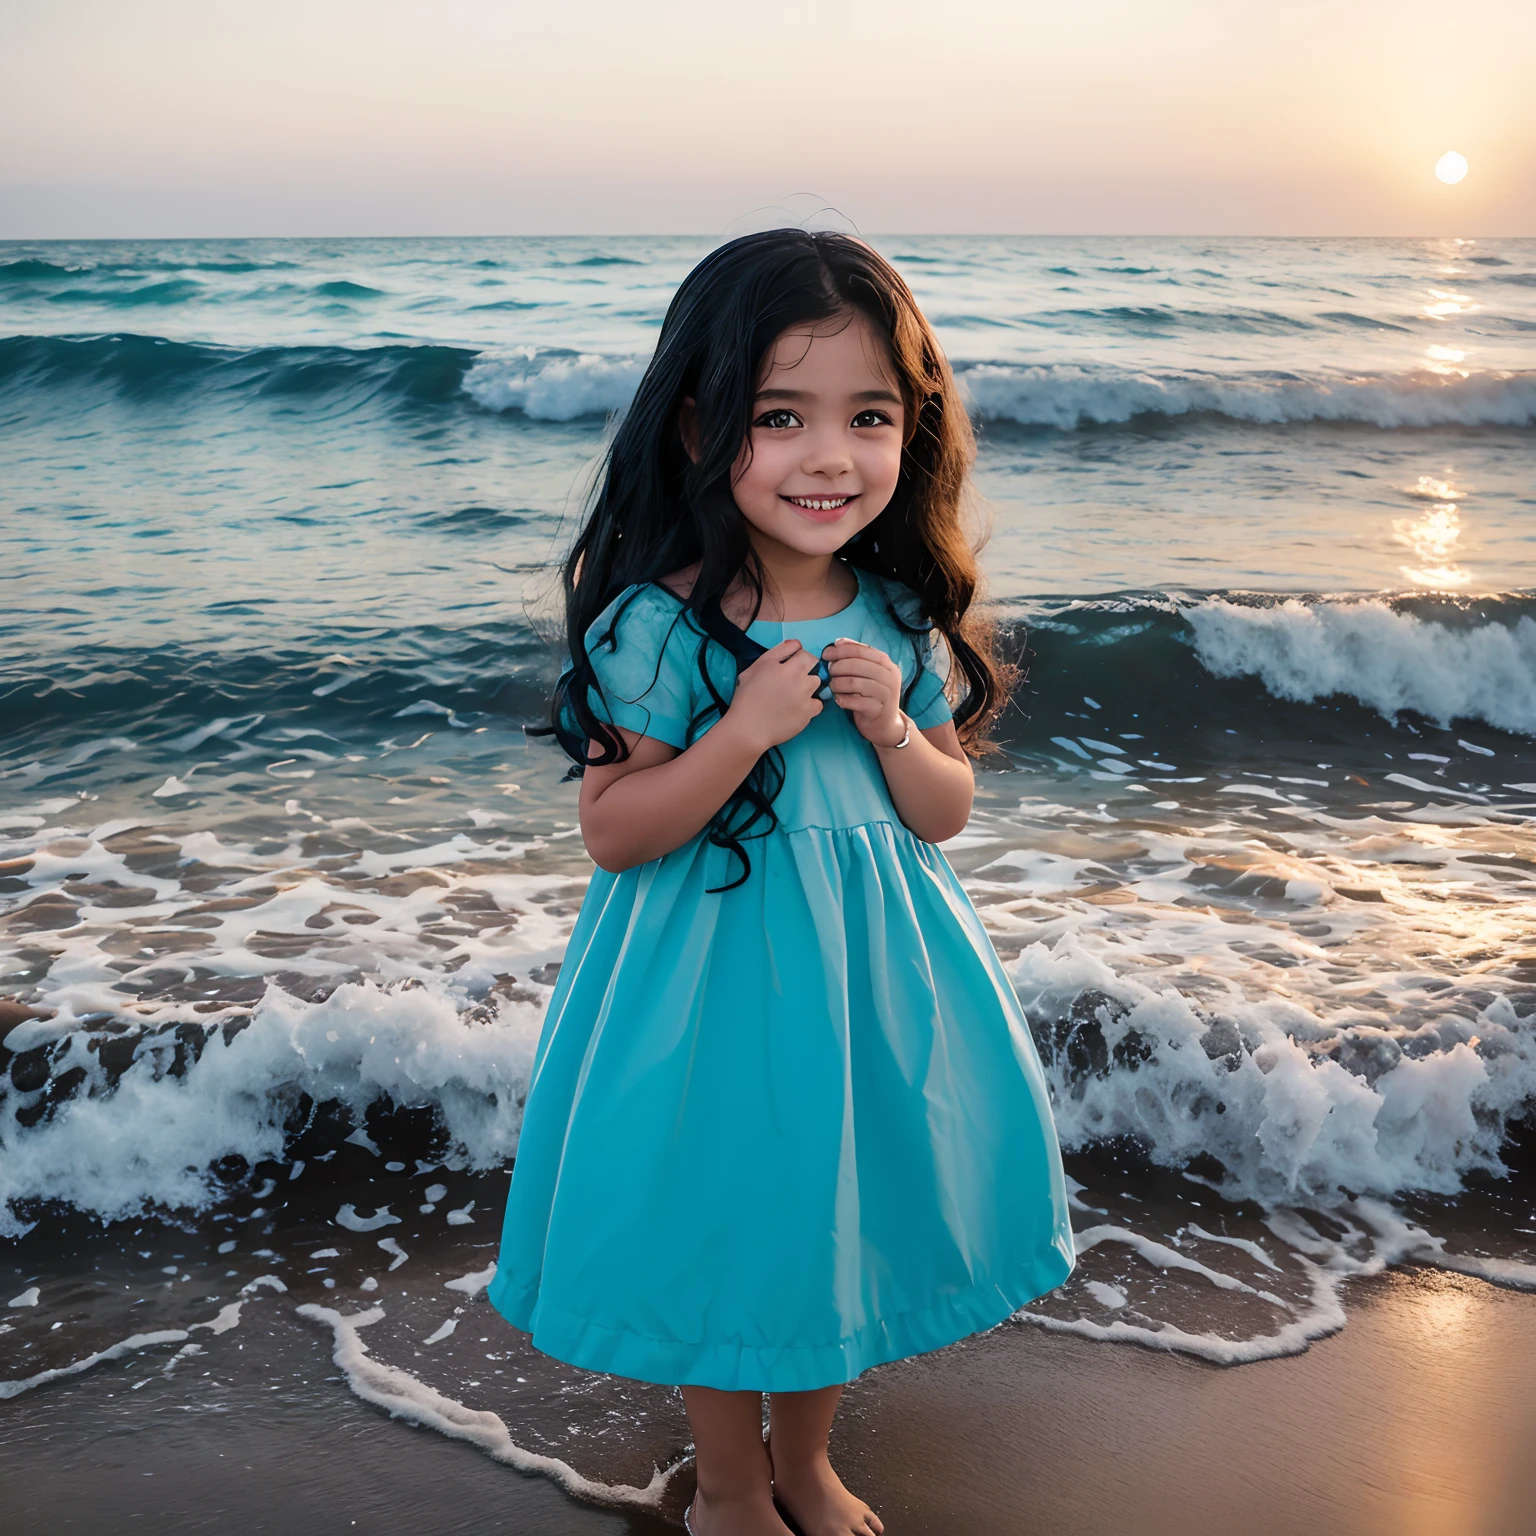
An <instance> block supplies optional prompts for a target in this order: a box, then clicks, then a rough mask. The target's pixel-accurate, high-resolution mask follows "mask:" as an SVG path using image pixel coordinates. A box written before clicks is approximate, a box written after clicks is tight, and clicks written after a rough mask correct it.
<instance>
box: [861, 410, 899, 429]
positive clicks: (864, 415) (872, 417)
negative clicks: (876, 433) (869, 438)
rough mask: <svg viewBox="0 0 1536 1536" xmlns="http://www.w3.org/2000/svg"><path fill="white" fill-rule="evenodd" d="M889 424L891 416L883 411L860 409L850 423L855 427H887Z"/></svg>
mask: <svg viewBox="0 0 1536 1536" xmlns="http://www.w3.org/2000/svg"><path fill="white" fill-rule="evenodd" d="M890 424H891V418H890V417H889V416H887V415H886V413H885V412H884V411H876V410H868V411H860V412H859V414H858V415H857V416H855V417H854V418H853V423H852V425H854V426H855V427H888V426H890Z"/></svg>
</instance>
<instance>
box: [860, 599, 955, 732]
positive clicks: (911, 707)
mask: <svg viewBox="0 0 1536 1536" xmlns="http://www.w3.org/2000/svg"><path fill="white" fill-rule="evenodd" d="M878 580H879V585H880V589H881V592H882V594H883V595H884V597H885V606H886V615H885V618H886V627H887V628H888V629H889V630H890V632H891V633H890V636H889V643H888V644H887V647H886V649H887V653H888V654H889V655H890V656H892V657H893V658H895V660H896V661H897V663H898V665H899V666H900V667H901V683H902V693H903V695H904V699H903V703H902V706H901V707H902V709H903V710H905V711H906V715H907V718H908V719H909V720H910V721H911V722H912V724H913V725H915V726H916V727H917V728H918V730H920V731H927V730H932V729H933V727H934V726H936V725H943V724H944V722H945V721H946V720H950V719H953V718H954V711H953V710H951V709H950V707H949V700H948V698H946V697H945V694H944V684H945V682H946V680H947V679H948V677H949V666H950V657H949V648H948V647H947V646H946V645H945V644H944V641H943V639H942V637H940V636H938V635H936V633H935V632H934V631H933V630H932V629H931V628H930V627H929V625H928V621H927V617H926V615H925V614H924V613H923V608H922V602H921V600H920V599H919V598H918V596H917V594H916V593H915V592H913V591H912V590H911V589H910V588H908V587H904V586H902V584H901V583H900V582H898V581H892V580H891V579H890V578H889V577H881V578H878Z"/></svg>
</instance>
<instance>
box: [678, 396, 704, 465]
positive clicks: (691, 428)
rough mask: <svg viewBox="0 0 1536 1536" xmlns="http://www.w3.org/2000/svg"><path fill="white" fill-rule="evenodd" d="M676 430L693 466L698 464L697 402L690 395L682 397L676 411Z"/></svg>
mask: <svg viewBox="0 0 1536 1536" xmlns="http://www.w3.org/2000/svg"><path fill="white" fill-rule="evenodd" d="M677 430H678V433H679V434H680V435H681V437H682V439H683V448H684V451H685V452H686V453H687V455H688V457H689V458H690V459H692V460H693V462H694V463H695V464H697V463H698V462H699V402H698V401H697V400H695V399H694V398H693V396H692V395H684V396H683V403H682V404H681V405H680V406H679V407H678V409H677Z"/></svg>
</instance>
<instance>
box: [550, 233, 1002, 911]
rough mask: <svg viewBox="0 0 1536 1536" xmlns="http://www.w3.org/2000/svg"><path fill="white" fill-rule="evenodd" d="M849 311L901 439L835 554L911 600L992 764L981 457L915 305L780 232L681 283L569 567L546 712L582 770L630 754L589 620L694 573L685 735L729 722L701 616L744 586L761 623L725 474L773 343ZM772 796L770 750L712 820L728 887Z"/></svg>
mask: <svg viewBox="0 0 1536 1536" xmlns="http://www.w3.org/2000/svg"><path fill="white" fill-rule="evenodd" d="M853 314H858V315H862V316H864V317H865V318H866V319H867V320H868V322H869V323H870V324H871V326H872V327H873V328H874V330H875V332H876V333H877V334H878V335H880V336H882V337H883V338H884V339H885V342H886V344H887V347H888V349H889V353H890V360H891V363H892V365H893V369H894V372H895V374H896V378H897V381H898V384H899V387H900V390H901V394H902V397H903V401H904V404H905V407H906V410H905V420H906V441H905V443H904V446H903V449H902V458H901V472H900V477H899V479H898V482H897V486H896V490H895V493H894V494H893V495H892V497H891V500H890V503H889V504H888V505H887V506H886V508H885V510H884V511H883V512H881V514H880V515H879V516H878V517H877V518H875V519H874V521H873V522H871V523H870V524H869V525H868V526H867V527H866V528H864V529H863V530H862V531H861V532H860V533H859V534H858V535H857V536H856V537H855V538H854V539H852V540H851V541H850V542H849V543H848V544H847V545H846V546H845V547H844V549H843V550H842V551H841V552H840V553H841V557H842V558H844V559H846V560H847V561H848V562H849V564H851V565H854V566H857V567H859V568H860V569H862V570H865V571H869V572H872V573H874V574H875V575H878V576H883V577H887V578H890V579H893V580H894V581H896V582H899V583H901V584H902V585H903V586H905V587H907V588H909V589H910V590H911V591H912V592H913V593H914V594H915V596H916V598H917V604H918V608H919V609H920V611H921V620H920V621H918V622H909V621H908V620H906V619H903V618H902V617H901V616H900V615H898V620H899V622H901V623H902V625H903V627H904V628H906V629H908V630H909V632H910V633H912V634H913V635H914V636H915V637H918V636H923V635H926V634H927V633H928V630H929V627H930V626H931V627H932V628H933V629H936V630H938V632H939V633H940V634H942V636H943V637H944V641H945V644H946V645H947V646H948V649H949V652H950V655H951V657H952V658H953V663H954V666H953V668H952V671H951V678H950V690H951V692H952V694H953V696H954V706H955V710H954V713H955V725H956V728H957V730H958V731H959V734H960V740H961V742H962V744H963V745H964V746H965V748H966V750H967V751H969V752H972V753H973V754H975V753H979V752H981V751H983V750H985V737H986V730H987V727H988V726H989V725H990V723H991V721H992V719H993V718H994V717H995V715H996V714H997V712H998V710H999V709H1000V708H1001V707H1002V705H1003V704H1004V703H1005V702H1006V698H1007V691H1008V683H1009V671H1008V669H1007V668H1006V667H1004V666H1001V665H1000V664H999V663H998V662H997V661H996V660H995V658H994V656H993V652H992V633H991V628H990V626H988V625H986V624H985V623H983V622H981V621H980V620H979V618H978V617H977V616H976V615H973V614H972V613H971V612H970V608H971V603H972V600H973V599H974V597H975V595H976V590H977V582H978V577H977V569H976V557H975V551H974V549H973V548H972V546H971V543H970V541H969V539H968V538H967V536H966V532H965V529H964V526H963V502H964V498H965V494H966V486H967V477H968V474H969V470H970V465H971V461H972V459H973V458H974V456H975V445H974V442H973V439H972V436H971V427H970V421H969V419H968V417H967V415H966V412H965V407H964V404H963V402H962V401H961V399H960V396H959V392H958V390H957V389H956V388H955V383H954V379H953V377H952V375H951V373H950V370H949V365H948V363H947V362H946V361H945V358H944V354H943V351H942V349H941V348H940V346H939V343H938V339H937V338H936V337H935V336H934V334H933V330H932V328H931V327H930V326H929V324H928V322H927V321H926V320H925V319H924V318H923V315H922V312H921V311H920V310H919V309H918V307H917V301H916V299H914V298H913V297H912V293H911V291H910V290H909V289H908V287H907V285H906V283H904V282H903V281H902V279H901V277H900V275H899V274H898V273H897V272H896V270H895V268H894V267H892V266H891V265H890V263H889V262H887V261H886V260H885V259H884V258H883V257H881V256H880V255H878V254H877V253H876V252H875V251H874V250H872V249H871V248H870V247H869V246H867V245H865V244H864V243H863V242H862V241H860V240H855V239H853V238H851V237H850V236H847V235H842V234H835V233H812V232H809V231H806V230H802V229H777V230H770V231H768V232H767V233H764V234H756V235H746V236H744V237H743V238H741V239H739V240H732V241H731V242H730V243H729V244H726V245H722V246H720V247H719V248H718V249H717V250H715V251H712V252H711V253H710V254H709V255H708V256H706V257H705V258H704V260H703V261H701V262H700V263H699V264H698V266H696V267H695V268H694V269H693V271H692V272H690V273H689V274H688V276H687V277H686V278H685V279H684V280H683V284H682V286H681V287H680V288H679V289H678V291H677V293H676V295H675V296H674V297H673V300H672V303H671V305H670V306H669V307H668V309H667V314H666V319H665V320H664V321H663V322H662V327H661V338H660V340H659V341H658V342H657V344H656V352H655V355H654V356H653V357H652V358H651V361H650V364H649V366H648V367H647V368H646V370H645V375H644V377H643V378H642V379H641V380H640V387H639V389H638V390H637V391H636V393H635V398H634V402H633V403H632V404H631V406H630V407H629V410H628V412H627V413H626V415H625V417H624V419H623V422H622V423H621V425H620V426H619V428H618V431H617V432H616V433H615V435H614V439H613V442H612V445H611V446H610V448H609V450H608V454H607V458H606V462H605V464H604V466H603V472H602V474H601V477H600V480H599V484H598V489H597V493H596V496H595V498H594V500H593V502H592V506H591V510H590V512H589V514H588V516H587V519H586V522H585V525H584V526H583V528H582V530H581V533H580V535H579V536H578V538H577V539H576V542H575V544H574V546H573V547H572V549H571V552H570V555H569V557H568V558H567V560H566V562H565V568H564V573H563V575H564V582H563V585H564V592H565V616H566V643H567V646H568V648H569V655H570V658H571V660H570V666H569V668H568V669H567V671H566V672H565V673H564V675H563V676H562V677H561V679H560V681H559V683H558V684H557V686H556V690H555V698H554V701H553V709H554V718H555V723H556V725H557V726H558V727H563V729H562V730H561V732H560V734H562V735H563V736H564V737H565V738H566V739H567V740H568V741H573V742H575V743H577V744H578V745H577V746H575V748H574V749H568V750H572V755H573V756H574V757H575V758H576V760H577V763H578V765H579V766H597V765H604V764H608V763H614V762H620V761H622V760H623V759H624V758H625V757H626V756H627V750H626V748H625V745H624V741H623V738H622V737H621V736H620V735H619V733H618V732H617V731H616V730H615V729H614V728H613V727H612V726H611V725H609V724H608V723H607V722H605V721H604V720H602V719H601V718H600V717H599V716H598V714H597V713H596V712H595V711H594V709H593V707H592V702H591V698H590V694H591V691H592V690H594V689H597V690H598V691H599V693H600V692H601V690H600V688H599V685H598V681H597V677H596V675H595V673H594V671H593V668H592V663H591V659H590V657H589V655H588V644H587V637H588V631H589V629H590V628H591V626H592V624H593V622H594V621H595V620H596V619H597V618H598V616H599V615H600V614H601V613H602V612H603V611H604V610H605V609H606V608H607V607H608V606H609V605H610V604H611V603H612V602H613V601H614V599H615V598H616V597H618V596H619V595H620V594H621V593H622V592H624V591H625V590H626V589H627V588H630V587H641V586H645V585H647V584H660V583H661V582H662V579H663V578H664V577H667V576H670V575H672V574H673V573H675V572H678V571H681V570H683V569H685V568H689V567H693V568H694V574H693V580H692V585H691V587H690V588H689V590H688V593H687V595H686V597H682V596H677V595H676V594H674V596H677V602H678V606H679V622H680V623H683V624H686V625H687V627H688V629H689V631H690V632H691V633H692V634H693V635H695V636H697V638H698V647H697V649H698V671H699V675H700V678H701V680H702V682H703V684H704V695H705V698H706V699H707V701H708V702H707V703H706V705H705V707H704V708H703V710H702V711H701V713H700V716H699V717H698V718H697V719H695V720H694V721H693V722H690V739H692V737H693V735H694V733H695V732H696V731H697V730H698V729H699V727H700V726H701V725H702V724H703V723H704V721H705V720H706V719H708V718H710V717H713V716H715V715H717V714H718V713H721V712H723V711H724V709H725V708H726V705H727V702H728V701H727V700H726V699H725V698H724V697H722V696H721V694H720V692H719V690H718V688H717V686H716V684H715V682H714V680H713V679H712V677H711V676H710V670H709V667H708V665H707V656H706V652H707V648H708V644H709V643H712V642H706V641H705V639H704V630H705V621H704V615H706V614H708V613H709V612H710V611H711V609H712V608H713V609H715V610H716V611H718V607H719V603H720V600H721V599H722V598H723V597H724V596H725V595H726V592H727V591H728V589H730V588H731V587H732V586H733V585H735V584H737V583H742V584H744V585H745V586H746V588H747V589H748V591H749V592H750V593H751V594H752V595H753V599H754V606H753V612H754V613H755V612H756V611H757V607H758V605H760V604H761V602H762V595H763V580H762V571H761V568H760V567H759V565H758V562H757V559H756V557H755V555H754V553H753V550H752V546H751V543H750V541H749V539H748V535H747V523H746V519H745V518H743V517H742V515H741V512H740V511H739V510H738V508H737V506H736V503H735V501H734V500H733V499H732V496H731V469H732V466H733V465H734V464H735V462H736V459H737V457H738V455H739V454H740V451H741V447H742V444H743V443H744V442H745V441H746V440H747V438H748V435H749V433H750V430H751V425H752V419H753V414H754V413H753V402H754V400H755V397H756V395H757V391H758V388H759V386H760V383H761V379H762V375H763V370H764V367H765V365H766V362H767V359H768V358H769V356H770V354H771V351H772V348H773V345H774V343H775V342H776V341H777V340H778V338H779V337H780V336H781V335H783V333H784V332H785V331H787V330H790V329H792V328H794V327H797V326H805V325H815V324H820V323H822V322H824V321H827V320H831V319H833V318H835V317H838V316H846V315H853ZM685 398H691V399H693V400H694V401H695V402H696V406H695V421H696V424H697V440H696V441H695V442H694V443H693V444H692V447H693V450H694V451H693V453H691V454H690V452H689V451H688V449H686V448H685V447H684V444H683V439H682V433H681V429H680V427H679V413H680V411H681V409H682V402H683V400H684V399H685ZM664 590H668V591H670V590H671V589H670V588H664ZM621 611H622V610H621ZM614 622H615V623H616V622H617V616H615V621H614ZM612 643H613V626H612V625H610V626H608V627H607V629H606V631H605V632H604V633H603V634H601V635H595V636H593V644H594V645H603V644H607V645H612ZM782 785H783V763H782V759H781V758H780V756H779V754H778V752H777V751H774V752H770V753H767V754H765V756H764V757H763V758H762V759H760V760H759V762H758V764H757V766H756V768H754V769H753V772H752V774H751V775H750V776H749V777H748V779H747V780H746V782H745V783H744V784H743V785H742V786H741V787H740V789H739V790H738V791H737V792H736V794H735V795H734V796H733V797H732V798H731V800H730V801H728V802H727V803H726V805H725V806H724V807H723V808H722V809H721V810H720V812H719V813H718V814H717V815H716V817H715V819H714V821H713V822H712V823H711V824H710V827H709V833H708V835H709V838H710V841H711V842H714V843H716V844H717V845H719V846H721V847H724V848H728V849H730V850H732V851H733V852H734V853H735V854H736V855H737V857H738V858H739V859H740V860H741V870H740V872H739V874H738V877H737V879H736V880H735V881H733V882H732V883H731V884H732V885H736V884H740V883H741V881H742V880H744V879H745V878H746V874H747V870H748V867H749V865H748V860H747V855H746V853H745V851H744V849H743V847H742V840H743V839H744V838H747V837H755V836H761V835H762V834H763V833H765V832H766V831H768V830H769V828H770V827H772V826H773V825H774V824H775V820H774V814H773V800H774V797H775V796H776V795H777V794H778V792H779V789H780V788H781V787H782ZM730 888H731V887H730V886H727V887H725V889H730Z"/></svg>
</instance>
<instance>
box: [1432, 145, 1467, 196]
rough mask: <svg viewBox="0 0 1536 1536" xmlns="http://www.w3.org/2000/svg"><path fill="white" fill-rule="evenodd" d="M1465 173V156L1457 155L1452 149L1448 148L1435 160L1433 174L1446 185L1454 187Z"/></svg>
mask: <svg viewBox="0 0 1536 1536" xmlns="http://www.w3.org/2000/svg"><path fill="white" fill-rule="evenodd" d="M1466 174H1467V157H1466V156H1465V155H1459V154H1457V153H1456V151H1455V150H1454V149H1448V150H1446V152H1445V153H1444V154H1443V155H1441V156H1440V158H1439V159H1438V160H1436V161H1435V175H1436V176H1438V177H1439V178H1440V180H1441V181H1443V182H1444V183H1445V184H1446V186H1448V187H1454V186H1455V185H1456V183H1457V182H1458V181H1460V180H1461V179H1462V177H1464V176H1465V175H1466Z"/></svg>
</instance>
